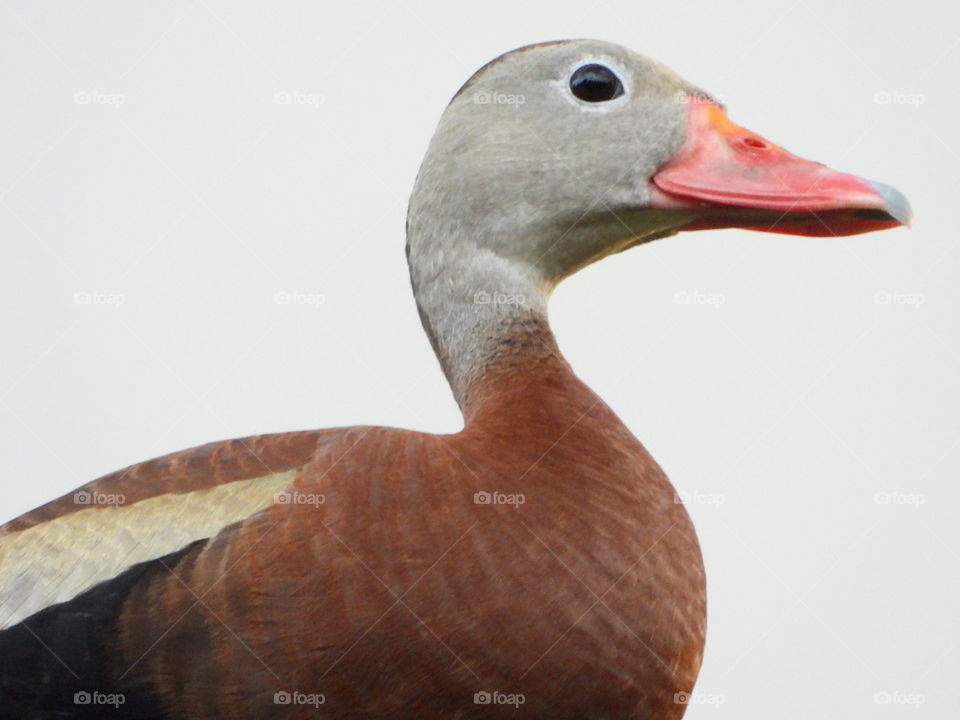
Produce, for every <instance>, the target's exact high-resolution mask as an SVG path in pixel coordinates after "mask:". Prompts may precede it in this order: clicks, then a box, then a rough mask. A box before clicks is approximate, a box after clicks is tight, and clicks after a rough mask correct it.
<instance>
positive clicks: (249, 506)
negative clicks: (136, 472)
mask: <svg viewBox="0 0 960 720" xmlns="http://www.w3.org/2000/svg"><path fill="white" fill-rule="evenodd" d="M296 474H297V470H295V469H294V470H288V471H286V472H281V473H274V474H272V475H265V476H263V477H259V478H253V479H250V480H238V481H235V482H231V483H224V484H223V485H217V486H215V487H211V488H206V489H203V490H197V491H195V492H191V493H180V494H168V495H159V496H157V497H152V498H147V499H146V500H141V501H139V502H137V503H132V504H130V505H122V504H120V505H116V506H111V507H97V508H85V509H83V510H79V511H77V512H73V513H69V514H67V515H64V516H62V517H59V518H56V519H54V520H49V521H47V522H44V523H41V524H39V525H35V526H33V527H30V528H27V529H25V530H21V531H19V532H17V533H13V534H11V535H6V536H3V537H0V630H2V629H4V628H7V627H9V626H11V625H15V624H17V623H18V622H20V621H21V620H23V619H25V618H27V617H29V616H30V615H33V614H34V613H35V612H39V611H40V610H43V609H44V608H45V607H48V606H50V605H54V604H56V603H61V602H65V601H67V600H71V599H73V598H74V597H76V596H77V595H79V594H80V593H82V592H84V591H85V590H88V589H90V588H91V587H93V586H94V585H96V584H97V583H100V582H103V581H104V580H109V579H110V578H114V577H116V576H117V575H119V574H121V573H122V572H124V571H125V570H126V569H128V568H129V567H130V566H132V565H135V564H136V563H141V562H144V561H147V560H154V559H156V558H159V557H163V556H164V555H167V554H169V553H172V552H176V551H177V550H179V549H181V548H183V547H186V546H187V545H189V544H190V543H192V542H194V541H196V540H202V539H205V538H210V537H213V536H214V535H216V534H217V533H218V532H220V530H222V529H223V528H225V527H227V526H228V525H230V524H232V523H235V522H237V521H238V520H243V519H244V518H246V517H249V516H250V515H252V514H253V513H255V512H256V511H257V510H260V509H262V508H265V507H267V506H269V505H270V504H271V503H272V502H273V500H274V496H275V495H276V494H277V493H280V492H282V491H283V490H284V489H285V488H287V487H288V486H289V485H290V484H291V483H292V482H293V479H294V477H295V476H296Z"/></svg>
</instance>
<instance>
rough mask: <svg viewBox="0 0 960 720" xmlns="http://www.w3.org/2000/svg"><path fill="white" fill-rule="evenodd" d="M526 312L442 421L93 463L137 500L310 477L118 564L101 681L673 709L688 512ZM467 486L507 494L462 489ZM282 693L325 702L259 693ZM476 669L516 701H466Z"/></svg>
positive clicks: (232, 711) (485, 708) (192, 690)
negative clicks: (150, 559) (461, 403)
mask: <svg viewBox="0 0 960 720" xmlns="http://www.w3.org/2000/svg"><path fill="white" fill-rule="evenodd" d="M531 332H532V334H531V335H530V336H528V337H525V338H517V339H516V340H517V342H516V347H518V348H519V349H520V350H519V351H518V353H517V354H515V355H510V354H505V355H504V356H503V357H502V358H501V362H499V363H498V364H497V365H496V366H495V367H493V368H491V370H490V372H488V373H487V374H486V375H485V376H484V378H483V379H482V381H481V382H479V383H477V384H476V386H475V388H474V390H473V392H472V393H471V402H470V405H469V407H468V409H467V418H468V420H467V424H466V427H465V429H464V430H463V431H462V432H460V433H458V434H455V435H448V436H442V435H428V434H422V433H415V432H410V431H405V430H397V429H388V428H363V427H357V428H347V429H342V430H334V431H325V432H317V433H291V434H287V435H274V436H265V437H261V438H254V439H251V440H245V441H242V442H240V441H233V442H226V443H220V444H217V445H208V446H204V447H202V448H198V449H196V450H193V451H187V452H186V453H178V454H176V455H172V456H169V457H166V458H160V459H157V460H154V461H151V462H148V463H144V464H142V465H138V466H134V467H133V468H131V469H130V470H128V471H124V472H122V473H118V474H115V475H112V476H109V477H108V478H104V479H102V480H100V481H97V483H95V485H96V486H97V487H98V488H99V489H100V490H101V491H102V492H111V491H113V492H125V493H126V494H127V495H128V496H131V497H133V498H140V497H142V496H143V495H144V494H147V493H149V494H160V493H176V492H183V491H188V490H190V489H191V488H193V489H195V488H196V487H198V486H202V485H205V484H213V483H229V482H231V481H233V480H240V479H245V478H250V477H256V476H257V475H262V474H264V473H266V472H268V471H269V472H276V471H277V470H279V469H285V468H290V467H293V466H300V467H301V469H300V471H299V472H298V473H297V476H296V480H295V483H294V486H293V487H294V489H295V490H296V491H298V492H300V493H303V494H304V495H305V496H306V495H307V494H312V495H322V496H323V502H322V503H315V504H308V503H304V504H273V505H271V506H269V507H267V508H265V509H264V510H262V511H261V512H258V513H256V514H254V515H253V516H251V517H250V518H248V519H247V520H245V521H242V522H240V523H239V524H236V525H234V526H232V527H229V528H227V529H225V530H224V531H223V532H221V533H220V535H219V536H217V537H216V538H213V539H212V540H210V541H209V542H204V543H198V544H197V545H195V546H194V547H193V548H192V549H191V550H190V551H189V552H187V553H186V554H184V555H182V556H181V557H180V558H179V559H178V562H177V563H176V564H175V565H174V566H171V567H169V569H167V568H162V569H157V570H156V571H154V572H153V573H152V574H151V575H150V577H149V578H148V579H147V580H145V581H143V582H141V583H139V584H137V585H136V586H135V587H134V589H133V590H132V592H130V594H129V596H128V597H127V598H126V600H125V601H124V603H123V610H122V612H121V613H120V615H119V617H118V618H117V626H116V634H115V635H114V641H113V643H114V645H113V653H114V663H113V668H112V669H111V673H110V674H111V675H112V677H113V679H114V680H115V681H116V682H117V686H118V687H120V688H121V689H122V688H127V689H128V690H129V688H134V687H139V686H141V685H142V684H143V683H147V684H148V685H150V686H151V689H152V691H153V692H154V693H155V695H156V696H157V697H158V698H159V699H160V702H161V703H162V705H163V710H164V716H165V717H178V718H180V717H183V718H192V719H196V720H200V719H207V718H210V719H211V720H212V719H213V718H223V717H230V718H233V717H237V718H242V717H274V716H276V717H313V718H316V717H329V718H367V717H369V718H388V717H396V718H414V717H417V718H474V717H476V718H487V717H494V716H500V714H502V715H503V716H510V717H516V718H554V719H558V718H571V719H573V718H578V719H579V718H627V717H638V718H645V717H651V718H652V717H656V718H678V717H680V716H681V715H682V714H683V711H684V709H685V708H684V705H683V704H682V702H677V697H675V696H676V694H677V693H683V692H686V691H689V690H690V689H691V688H692V685H693V682H694V680H695V678H696V674H697V671H698V669H699V666H700V660H701V654H702V649H703V640H704V622H705V608H704V602H705V600H704V577H703V568H702V564H701V558H700V552H699V548H698V546H697V542H696V538H695V535H694V531H693V528H692V526H691V524H690V520H689V518H688V516H687V513H686V511H685V509H684V507H683V505H681V504H678V503H677V502H675V494H674V491H673V489H672V487H671V485H670V484H669V482H668V481H667V479H666V478H665V477H664V475H663V473H662V472H661V470H660V468H659V467H658V466H657V465H656V463H655V462H654V461H653V460H652V459H651V458H650V456H649V455H648V454H647V452H646V451H645V450H644V448H643V446H642V445H641V444H640V443H639V442H638V441H637V440H636V439H635V438H634V437H633V436H632V435H631V434H630V432H629V431H628V430H627V429H626V428H625V427H624V426H623V425H622V424H621V423H620V421H619V420H618V419H617V417H616V416H615V415H614V414H613V413H612V412H611V411H610V409H609V408H608V407H607V406H606V405H605V404H604V403H603V402H602V401H600V400H599V398H597V397H596V396H595V395H594V394H593V393H592V392H591V391H590V390H589V389H588V388H586V387H585V386H584V385H583V384H582V383H581V382H580V381H579V380H577V378H576V377H575V376H574V375H573V373H572V372H571V370H570V368H569V366H568V365H567V364H566V362H564V361H563V360H562V359H560V358H559V357H558V356H557V355H556V354H555V347H554V344H553V339H552V337H550V336H549V332H548V331H546V330H545V329H537V330H536V331H531ZM261 461H262V464H261ZM484 491H486V492H494V491H499V492H502V493H505V494H514V495H515V494H518V493H519V494H522V495H523V502H522V504H516V505H490V504H477V503H476V502H475V493H478V492H484ZM128 502H135V500H132V499H130V498H128ZM48 507H50V508H57V507H60V508H61V510H62V509H66V508H68V507H73V506H71V505H69V504H67V503H62V504H61V505H59V506H58V505H57V504H56V503H55V504H52V505H51V506H48ZM54 514H55V512H54V511H53V510H50V509H40V510H38V511H35V512H34V513H32V514H31V515H28V516H24V518H21V519H19V520H17V521H14V523H11V524H10V525H9V526H8V527H7V528H5V530H10V531H14V530H16V529H18V528H20V527H23V526H25V525H26V524H29V523H31V522H35V521H41V522H42V521H44V520H49V519H50V518H51V517H52V516H53V515H54ZM121 676H122V677H121ZM284 691H286V692H291V693H292V692H300V693H304V694H311V693H313V694H322V695H323V696H324V699H325V702H324V703H323V705H321V706H320V707H319V709H317V708H315V707H314V706H311V705H300V706H293V705H278V704H276V703H275V702H274V694H275V693H276V692H284ZM482 691H490V692H492V691H499V692H502V693H505V694H516V693H522V694H523V696H524V701H523V704H522V705H520V707H519V708H516V707H514V706H512V705H483V704H476V703H475V702H474V694H475V693H477V692H482Z"/></svg>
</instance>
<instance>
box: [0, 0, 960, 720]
mask: <svg viewBox="0 0 960 720" xmlns="http://www.w3.org/2000/svg"><path fill="white" fill-rule="evenodd" d="M958 21H960V11H958V9H957V6H956V5H955V4H950V5H948V4H944V3H933V2H914V3H893V2H889V3H877V2H867V1H866V0H863V1H858V2H843V3H841V2H836V1H835V0H824V1H821V0H800V1H798V2H791V1H790V0H787V1H786V2H774V3H769V2H761V1H757V2H732V1H728V2H723V3H706V2H704V3H694V2H657V3H653V2H638V1H636V0H633V1H621V0H600V1H599V2H595V3H584V2H557V1H556V0H554V1H552V2H518V1H517V0H509V1H508V2H501V1H499V0H489V1H487V2H483V3H470V4H455V3H448V2H415V1H414V0H399V1H398V0H390V1H389V2H387V1H378V2H372V1H365V2H355V3H329V2H328V3H289V2H279V3H237V2H221V1H214V0H198V1H196V2H167V3H145V2H130V1H129V0H128V1H125V2H110V3H97V4H96V5H89V4H84V5H80V4H76V3H69V2H37V1H36V0H31V1H30V2H26V1H25V0H24V1H14V0H0V47H2V48H3V50H2V62H0V93H2V98H3V99H2V103H3V111H2V113H0V157H2V162H0V232H2V237H3V244H2V248H3V253H2V262H0V268H2V270H0V272H2V276H0V277H2V284H0V298H2V302H0V328H2V333H3V338H4V342H3V345H2V347H0V362H2V376H0V423H2V428H3V432H2V433H0V478H2V482H3V485H2V488H3V494H2V498H3V502H2V509H0V513H2V518H0V519H8V518H11V517H14V516H16V515H18V514H19V513H21V512H23V511H26V510H28V509H29V508H31V507H34V506H35V505H37V504H40V503H42V502H44V501H46V500H49V499H51V498H53V497H55V496H57V495H60V494H62V493H65V492H67V491H69V490H71V489H72V488H74V487H76V486H77V485H80V484H81V483H84V482H86V481H88V480H90V479H92V478H94V477H97V476H99V475H102V474H104V473H107V472H109V471H112V470H115V469H118V468H120V467H123V466H125V465H127V464H130V463H134V462H138V461H142V460H145V459H148V458H151V457H154V456H157V455H161V454H164V453H167V452H171V451H174V450H179V449H182V448H185V447H190V446H193V445H198V444H201V443H204V442H207V441H210V440H217V439H223V438H230V437H237V436H244V435H249V434H256V433H265V432H280V431H286V430H293V429H301V428H315V427H326V426H337V425H350V424H357V423H362V424H368V423H370V424H386V425H396V426H402V427H411V428H417V429H423V430H429V431H436V432H454V431H456V430H457V429H458V428H459V426H460V419H459V414H458V412H457V409H456V406H455V404H454V402H453V400H452V398H451V396H450V393H449V391H448V389H447V387H446V385H445V383H444V380H443V377H442V375H441V373H440V371H439V368H438V365H437V363H436V361H435V359H434V358H433V356H432V354H431V351H430V348H429V344H428V342H427V341H426V339H425V337H424V335H423V332H422V330H421V328H420V322H419V319H418V317H417V313H416V311H415V307H414V303H413V299H412V297H411V293H410V290H409V285H408V279H407V273H406V266H405V261H404V252H403V247H404V234H403V229H404V214H405V210H406V201H407V195H408V192H409V190H410V187H411V185H412V182H413V179H414V176H415V174H416V171H417V168H418V165H419V162H420V158H421V155H422V153H423V151H424V149H425V147H426V144H427V142H428V140H429V138H430V135H431V133H432V132H433V128H434V126H435V124H436V122H437V119H438V118H439V116H440V113H441V112H442V111H443V108H444V106H445V104H446V102H447V101H448V100H449V98H450V97H451V96H452V95H453V93H454V92H455V91H456V90H457V88H458V87H459V86H460V84H461V83H462V82H463V81H464V80H465V79H466V78H467V77H468V76H469V75H470V74H471V73H472V72H473V71H474V70H475V69H476V68H477V67H479V66H480V65H481V64H483V63H484V62H486V61H487V60H489V59H491V58H492V57H494V56H496V55H498V54H500V53H501V52H503V51H505V50H508V49H511V48H513V47H516V46H518V45H523V44H527V43H530V42H536V41H542V40H549V39H555V38H562V37H597V38H602V39H606V40H611V41H615V42H619V43H622V44H625V45H628V46H630V47H632V48H634V49H635V50H638V51H640V52H643V53H645V54H647V55H650V56H652V57H655V58H657V59H659V60H661V61H663V62H665V63H666V64H667V65H669V66H671V67H672V68H673V69H675V70H676V71H678V72H679V73H681V74H682V75H684V76H685V77H687V78H688V79H689V80H691V81H693V82H695V83H697V84H699V85H701V86H702V87H704V88H705V89H707V90H709V91H711V92H713V93H715V94H716V95H718V96H719V97H720V98H721V99H722V100H723V101H725V102H726V103H727V105H728V107H729V111H730V114H731V116H732V118H733V119H734V120H735V121H737V122H739V123H741V124H743V125H745V126H747V127H749V128H751V129H752V130H754V131H756V132H758V133H760V134H761V135H764V136H766V137H768V138H770V139H771V140H774V141H775V142H779V143H781V144H783V145H785V146H786V147H787V148H788V149H790V150H792V151H793V152H795V153H797V154H800V155H803V156H806V157H810V158H812V159H817V160H821V161H823V162H826V163H828V164H830V165H832V166H834V167H837V168H838V169H842V170H846V171H850V172H854V173H856V174H860V175H863V176H866V177H869V178H872V179H877V180H883V181H887V182H890V183H892V184H894V185H896V186H898V187H899V188H900V189H902V190H903V191H904V192H905V193H906V194H907V195H908V196H909V197H910V198H911V200H912V201H913V204H914V207H915V210H916V224H915V228H914V229H913V230H906V229H899V230H894V231H888V232H884V233H880V234H874V235H865V236H861V237H854V238H846V239H836V238H792V237H788V236H778V235H762V234H755V233H750V232H745V231H722V232H709V233H696V234H695V233H691V234H686V235H681V236H679V237H676V238H672V239H669V240H666V241H663V242H659V243H655V244H652V245H650V246H646V247H642V248H639V249H636V250H633V251H631V252H629V253H626V254H624V255H621V256H617V257H614V258H612V259H609V260H606V261H604V262H602V263H600V264H599V265H596V266H594V267H591V268H589V269H587V270H586V271H584V272H583V273H581V274H580V275H578V276H577V277H575V278H573V279H571V280H569V281H568V282H566V283H565V284H564V285H563V286H562V287H561V288H560V289H559V290H558V292H557V293H556V295H555V297H554V300H553V303H552V306H551V318H552V321H553V325H554V330H555V332H556V334H557V336H558V339H559V342H560V345H561V347H562V349H563V351H564V352H565V354H566V355H567V357H568V359H569V360H570V361H571V362H572V364H573V366H574V368H575V369H576V371H577V372H578V373H579V374H580V376H581V377H583V378H584V379H585V380H586V381H587V382H588V383H589V384H590V385H591V386H592V387H593V388H594V389H595V390H596V391H597V392H598V393H599V394H600V395H601V396H602V397H603V398H604V399H605V400H606V401H607V402H608V403H609V404H610V405H611V406H612V407H613V408H614V410H615V411H616V412H618V413H619V414H620V416H621V417H622V418H623V419H624V420H625V421H626V423H627V424H628V425H629V426H630V427H631V428H632V429H633V431H634V432H635V433H636V434H637V436H638V437H639V438H640V439H641V440H642V441H643V442H644V443H645V444H646V445H647V447H648V448H649V449H650V450H651V452H652V453H653V454H654V456H655V457H656V458H657V459H658V461H659V462H660V463H661V465H663V467H664V468H665V469H666V471H667V473H668V474H669V475H670V476H671V478H672V480H673V481H674V483H675V484H676V486H677V487H678V489H679V490H680V491H681V492H682V493H686V497H687V498H688V500H689V502H690V510H691V513H692V514H693V516H694V520H695V522H696V524H697V528H698V531H699V533H700V538H701V543H702V546H703V551H704V555H705V562H706V567H707V573H708V580H709V593H710V594H709V607H710V616H709V635H708V645H707V653H706V659H705V664H704V667H703V671H702V674H701V678H700V682H699V684H698V686H697V693H698V695H696V696H695V697H694V703H693V707H691V709H690V712H689V713H688V716H689V717H691V718H717V719H718V720H719V719H721V718H737V720H744V719H745V718H768V717H778V718H813V717H818V718H819V717H829V718H875V717H876V718H879V717H910V718H952V717H956V707H957V705H958V701H960V690H958V686H957V676H958V669H960V633H958V630H960V622H958V619H957V612H956V607H957V597H958V592H960V576H958V554H960V552H958V540H960V533H958V530H957V523H956V522H955V515H956V511H957V504H958V501H960V491H958V487H957V482H956V481H957V476H958V472H957V471H958V468H960V448H958V431H960V419H958V416H957V412H956V408H957V406H958V404H960V382H958V378H957V365H958V360H960V342H958V341H960V337H958V329H957V314H956V307H957V301H958V299H960V292H958V289H957V288H958V280H957V279H958V277H960V274H958V269H960V268H958V265H960V251H958V248H957V241H956V227H955V222H956V217H957V216H956V205H957V197H956V192H957V179H956V178H957V171H956V168H957V166H958V162H960V141H958V139H957V135H956V127H957V122H956V118H957V117H958V112H960V107H958V102H957V99H956V98H957V94H956V88H957V86H958V72H957V68H958V63H960V22H958ZM278 293H281V295H280V298H281V300H282V299H283V298H284V297H285V296H284V295H282V294H283V293H288V294H295V295H297V296H298V297H299V298H300V299H301V300H302V301H303V302H301V303H290V304H282V303H280V304H278V303H277V297H278V295H277V294H278ZM687 300H689V302H687Z"/></svg>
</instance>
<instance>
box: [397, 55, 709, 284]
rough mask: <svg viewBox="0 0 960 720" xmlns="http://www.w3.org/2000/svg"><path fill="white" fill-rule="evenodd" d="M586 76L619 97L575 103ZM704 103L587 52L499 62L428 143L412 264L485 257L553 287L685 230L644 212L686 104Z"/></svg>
mask: <svg viewBox="0 0 960 720" xmlns="http://www.w3.org/2000/svg"><path fill="white" fill-rule="evenodd" d="M590 64H596V65H601V66H603V67H605V68H607V69H609V71H611V72H612V73H613V75H615V76H616V79H617V80H619V83H620V84H621V85H622V90H623V92H622V94H620V95H619V96H618V97H614V98H613V99H609V100H602V101H598V102H591V101H589V100H585V99H581V98H579V97H577V95H576V94H575V92H574V91H573V90H572V89H571V83H570V81H571V77H572V76H573V75H574V73H575V72H576V71H577V70H578V69H579V68H582V67H583V66H585V65H590ZM700 94H702V93H701V91H699V90H698V89H697V88H695V87H693V86H691V85H689V84H688V83H686V82H684V81H683V80H682V79H680V78H679V77H677V76H676V75H675V74H673V73H672V72H670V71H669V70H667V69H666V68H664V67H663V66H661V65H659V64H658V63H656V62H654V61H652V60H649V59H647V58H644V57H642V56H640V55H637V54H635V53H633V52H631V51H629V50H627V49H625V48H622V47H620V46H617V45H612V44H610V43H604V42H599V41H594V40H573V41H565V42H560V43H548V44H543V45H536V46H531V47H528V48H521V49H520V50H515V51H513V52H510V53H507V54H506V55H504V56H502V57H500V58H498V59H497V60H495V61H493V62H492V63H490V64H488V65H487V66H485V67H484V68H482V69H481V70H480V71H478V72H477V74H476V75H475V76H474V77H473V78H471V79H470V80H469V81H468V82H467V84H466V85H464V87H463V88H462V89H461V90H460V92H459V93H458V94H457V95H456V96H455V97H454V99H453V100H452V101H451V103H450V105H449V106H448V107H447V109H446V111H445V112H444V114H443V117H442V119H441V121H440V124H439V127H438V128H437V132H436V134H435V135H434V138H433V140H432V142H431V144H430V148H429V150H428V152H427V156H426V158H425V160H424V163H423V166H422V167H421V170H420V175H419V176H418V179H417V183H416V186H415V189H414V194H413V196H412V198H411V203H410V221H409V226H410V246H411V247H410V250H411V260H413V259H414V256H415V255H416V254H418V253H422V252H426V253H428V254H433V253H435V252H440V253H442V254H444V255H446V256H448V257H450V256H453V255H455V256H462V254H463V252H479V251H481V250H489V251H492V252H494V253H496V254H497V255H499V256H500V257H503V258H509V259H511V260H513V261H515V262H516V263H517V264H518V265H520V266H525V267H527V268H528V269H529V270H530V271H531V272H533V273H535V274H537V275H538V276H539V277H540V278H541V279H542V280H543V281H544V282H546V283H552V282H555V281H556V280H558V279H560V278H562V277H563V276H565V275H567V274H569V273H571V272H574V271H575V270H577V269H579V268H580V267H582V266H583V265H585V264H587V263H589V262H592V261H593V260H595V259H597V258H599V257H602V256H603V255H606V254H609V253H611V252H616V251H618V250H621V249H623V248H624V247H626V246H628V245H630V244H634V243H635V242H637V241H638V238H643V237H646V236H650V235H654V234H657V233H662V232H665V231H669V229H671V228H672V227H675V226H677V225H679V224H681V222H682V218H681V217H680V216H677V215H670V214H668V213H663V212H656V211H649V210H646V206H647V203H648V200H649V198H648V185H649V182H650V178H651V176H652V175H653V174H654V172H655V171H656V170H657V168H658V167H660V166H661V165H662V164H663V163H664V162H666V161H667V160H668V159H669V158H670V157H671V156H672V155H673V154H674V153H675V152H676V150H677V149H678V148H679V147H680V145H681V143H682V141H683V139H684V132H685V118H686V111H687V104H686V102H685V101H686V99H687V98H689V97H690V96H691V95H700ZM437 244H440V245H441V247H438V246H437ZM454 244H467V245H471V246H473V247H472V249H471V250H469V251H467V249H466V248H460V247H457V248H454V247H452V245H454ZM415 279H416V278H415Z"/></svg>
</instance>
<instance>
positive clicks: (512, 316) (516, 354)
mask: <svg viewBox="0 0 960 720" xmlns="http://www.w3.org/2000/svg"><path fill="white" fill-rule="evenodd" d="M408 252H409V251H408ZM409 260H410V275H411V281H412V284H413V290H414V295H415V297H416V300H417V309H418V310H419V312H420V319H421V320H422V322H423V327H424V329H425V330H426V332H427V335H428V337H429V338H430V342H431V344H432V346H433V349H434V352H435V353H436V355H437V358H439V360H440V365H441V367H442V368H443V371H444V373H445V375H446V377H447V381H448V382H449V383H450V387H451V389H452V390H453V394H454V397H455V398H456V400H457V403H458V405H459V406H460V409H461V410H462V411H463V413H464V416H465V418H466V419H467V421H468V422H469V420H470V418H471V416H473V415H475V414H476V412H477V410H478V408H479V407H480V406H481V405H483V404H485V403H487V402H488V401H489V399H490V394H491V393H490V390H491V387H490V386H491V384H492V383H495V382H496V381H495V380H494V378H503V377H505V376H512V377H514V378H516V377H517V373H520V374H523V373H525V372H527V371H530V370H534V369H535V368H543V367H546V366H550V367H554V368H555V369H560V368H564V369H566V370H567V371H569V368H568V366H567V364H566V362H565V361H564V360H563V358H562V357H561V356H560V352H559V350H558V348H557V343H556V340H555V339H554V337H553V333H552V332H551V331H550V327H549V323H548V322H547V312H546V310H547V299H548V297H549V294H550V291H551V290H552V284H551V283H549V282H546V281H544V280H542V279H541V278H540V277H539V276H538V275H537V274H536V273H534V272H531V271H529V270H527V269H525V268H522V267H520V266H519V265H518V264H517V263H516V262H513V261H510V260H508V259H505V258H503V257H501V256H498V255H496V254H494V253H485V252H482V251H481V252H479V253H478V254H477V255H476V256H475V257H472V258H469V259H464V260H463V261H462V262H461V261H458V260H457V259H455V258H452V257H450V256H449V255H447V257H445V258H442V260H444V262H440V259H436V262H430V261H424V259H423V258H420V257H417V256H415V255H413V254H410V257H409ZM451 261H453V262H451Z"/></svg>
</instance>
